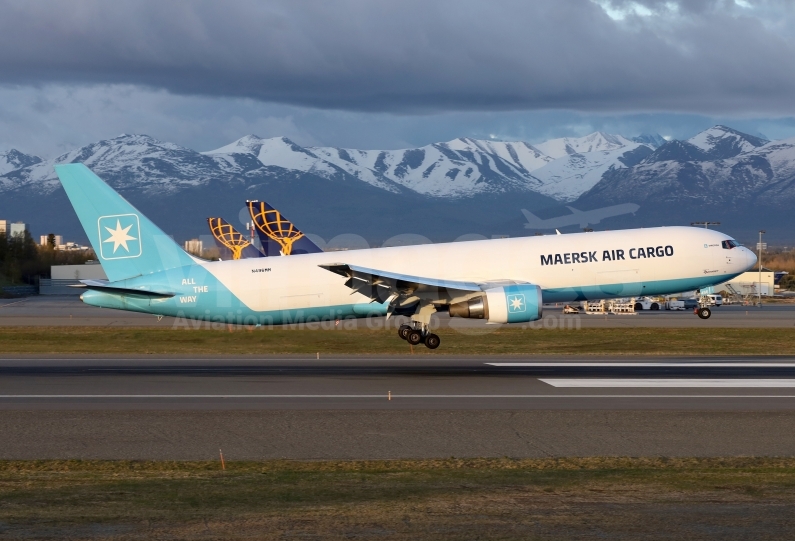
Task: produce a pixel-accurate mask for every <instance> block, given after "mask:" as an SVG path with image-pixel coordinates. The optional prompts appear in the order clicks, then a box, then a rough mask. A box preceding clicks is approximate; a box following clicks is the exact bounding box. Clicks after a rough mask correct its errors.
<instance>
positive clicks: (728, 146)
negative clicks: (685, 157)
mask: <svg viewBox="0 0 795 541" xmlns="http://www.w3.org/2000/svg"><path fill="white" fill-rule="evenodd" d="M687 142H688V143H690V144H691V145H693V146H696V147H698V148H699V149H700V150H701V151H702V152H704V154H705V156H706V158H707V159H709V160H720V159H724V158H733V157H735V156H737V155H738V154H742V153H743V152H748V151H751V150H754V149H755V148H757V147H761V146H762V145H764V144H766V143H769V141H768V140H766V139H761V138H759V137H754V136H753V135H748V134H747V133H742V132H739V131H737V130H733V129H732V128H728V127H726V126H721V125H718V126H713V127H711V128H710V129H708V130H704V131H703V132H701V133H699V134H697V135H695V136H693V137H691V138H690V139H688V140H687Z"/></svg>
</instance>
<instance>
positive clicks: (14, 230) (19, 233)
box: [6, 222, 28, 237]
mask: <svg viewBox="0 0 795 541" xmlns="http://www.w3.org/2000/svg"><path fill="white" fill-rule="evenodd" d="M27 230H28V224H26V223H23V222H14V223H13V224H11V225H9V226H8V232H7V233H6V234H7V235H8V236H9V237H24V236H25V231H27Z"/></svg>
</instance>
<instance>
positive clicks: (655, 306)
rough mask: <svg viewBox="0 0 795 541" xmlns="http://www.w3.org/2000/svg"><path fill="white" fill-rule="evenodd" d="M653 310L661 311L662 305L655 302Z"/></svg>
mask: <svg viewBox="0 0 795 541" xmlns="http://www.w3.org/2000/svg"><path fill="white" fill-rule="evenodd" d="M651 309H652V310H659V309H660V305H659V304H657V303H656V302H655V303H654V304H652V305H651Z"/></svg>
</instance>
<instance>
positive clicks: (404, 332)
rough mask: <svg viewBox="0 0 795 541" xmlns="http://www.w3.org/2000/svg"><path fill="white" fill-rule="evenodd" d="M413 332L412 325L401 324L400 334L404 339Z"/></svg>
mask: <svg viewBox="0 0 795 541" xmlns="http://www.w3.org/2000/svg"><path fill="white" fill-rule="evenodd" d="M410 332H411V325H401V326H400V328H398V336H399V337H401V338H402V339H403V340H405V339H407V338H408V337H409V333H410Z"/></svg>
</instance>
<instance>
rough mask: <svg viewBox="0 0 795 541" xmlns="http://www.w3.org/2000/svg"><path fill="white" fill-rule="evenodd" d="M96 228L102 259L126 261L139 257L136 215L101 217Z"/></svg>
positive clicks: (139, 245) (139, 244) (139, 248)
mask: <svg viewBox="0 0 795 541" xmlns="http://www.w3.org/2000/svg"><path fill="white" fill-rule="evenodd" d="M98 227H99V240H100V248H99V251H100V256H101V257H102V259H126V258H128V257H138V256H139V255H141V239H140V237H141V235H140V233H139V231H140V222H139V220H138V215H136V214H117V215H114V216H102V217H101V218H100V219H99V221H98Z"/></svg>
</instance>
